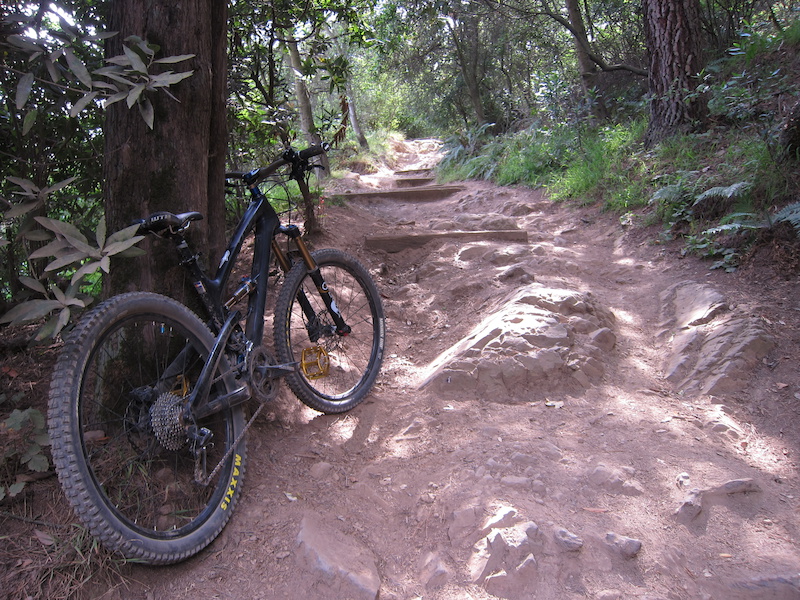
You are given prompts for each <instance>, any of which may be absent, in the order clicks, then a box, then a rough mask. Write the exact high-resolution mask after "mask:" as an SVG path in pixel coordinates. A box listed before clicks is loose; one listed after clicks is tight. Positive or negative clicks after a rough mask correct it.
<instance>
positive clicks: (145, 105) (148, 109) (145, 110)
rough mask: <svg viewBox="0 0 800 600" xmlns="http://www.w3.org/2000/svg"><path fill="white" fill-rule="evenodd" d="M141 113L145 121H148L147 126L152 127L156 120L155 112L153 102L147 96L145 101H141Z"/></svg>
mask: <svg viewBox="0 0 800 600" xmlns="http://www.w3.org/2000/svg"><path fill="white" fill-rule="evenodd" d="M139 113H140V114H141V115H142V118H143V119H144V122H145V123H147V126H148V127H149V128H150V129H152V128H153V123H154V121H155V113H154V112H153V104H152V102H150V100H149V99H148V98H145V99H144V101H143V102H140V103H139Z"/></svg>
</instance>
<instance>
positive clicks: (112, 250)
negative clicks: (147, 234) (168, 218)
mask: <svg viewBox="0 0 800 600" xmlns="http://www.w3.org/2000/svg"><path fill="white" fill-rule="evenodd" d="M143 239H144V236H143V235H137V236H134V237H132V238H130V239H128V240H124V241H122V242H114V243H113V244H109V245H108V246H106V247H105V248H103V254H104V255H105V256H114V255H116V254H119V253H120V252H125V250H127V249H128V248H130V247H131V246H135V245H136V244H138V243H139V242H141V241H142V240H143Z"/></svg>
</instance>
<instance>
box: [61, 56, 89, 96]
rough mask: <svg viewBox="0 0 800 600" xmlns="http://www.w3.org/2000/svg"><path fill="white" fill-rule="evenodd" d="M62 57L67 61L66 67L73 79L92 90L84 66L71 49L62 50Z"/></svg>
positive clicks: (87, 72)
mask: <svg viewBox="0 0 800 600" xmlns="http://www.w3.org/2000/svg"><path fill="white" fill-rule="evenodd" d="M64 56H65V57H66V59H67V65H68V66H69V69H70V71H72V72H73V73H74V74H75V77H77V78H78V80H80V82H81V83H82V84H83V85H85V86H86V87H87V88H89V89H92V76H91V75H90V74H89V71H88V69H87V68H86V65H84V64H83V63H82V62H81V59H79V58H78V57H77V56H75V53H74V52H72V48H64Z"/></svg>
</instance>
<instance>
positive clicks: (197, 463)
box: [194, 403, 264, 487]
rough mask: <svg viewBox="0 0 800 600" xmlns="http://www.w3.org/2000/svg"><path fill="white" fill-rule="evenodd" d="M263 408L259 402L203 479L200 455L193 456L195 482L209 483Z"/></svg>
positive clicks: (203, 484) (204, 484)
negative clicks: (231, 442)
mask: <svg viewBox="0 0 800 600" xmlns="http://www.w3.org/2000/svg"><path fill="white" fill-rule="evenodd" d="M263 408H264V404H261V403H259V405H258V408H257V409H256V412H254V413H253V416H252V417H250V420H249V421H247V424H246V425H245V426H244V429H242V432H241V433H240V434H239V435H238V436H237V437H236V439H235V440H234V442H233V444H231V447H230V448H228V450H227V452H225V454H224V455H223V456H222V458H221V459H220V461H219V462H218V463H217V466H216V467H214V469H213V470H212V471H211V473H209V475H208V477H206V478H205V479H203V477H202V473H201V471H202V467H201V464H200V463H201V461H200V457H199V456H198V457H197V458H195V460H194V480H195V481H196V482H197V483H199V484H200V485H202V486H203V487H205V486H207V485H208V484H209V483H211V480H212V479H214V476H215V475H216V474H217V473H219V470H220V469H221V468H222V465H223V464H225V462H226V461H227V460H228V459H229V458H230V457H231V455H232V454H233V453H234V451H235V450H236V447H237V446H238V445H239V442H241V441H242V439H243V438H244V436H245V434H246V433H247V430H248V429H250V426H251V425H252V424H253V421H255V420H256V417H257V416H258V415H259V414H261V411H262V409H263Z"/></svg>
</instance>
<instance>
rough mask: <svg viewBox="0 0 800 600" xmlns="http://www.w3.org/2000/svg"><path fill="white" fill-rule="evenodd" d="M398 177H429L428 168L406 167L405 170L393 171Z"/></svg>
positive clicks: (429, 171)
mask: <svg viewBox="0 0 800 600" xmlns="http://www.w3.org/2000/svg"><path fill="white" fill-rule="evenodd" d="M394 174H395V175H396V176H398V177H430V175H431V170H430V169H408V170H406V171H395V172H394Z"/></svg>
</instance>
